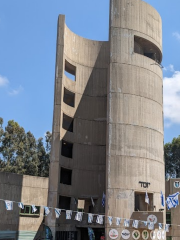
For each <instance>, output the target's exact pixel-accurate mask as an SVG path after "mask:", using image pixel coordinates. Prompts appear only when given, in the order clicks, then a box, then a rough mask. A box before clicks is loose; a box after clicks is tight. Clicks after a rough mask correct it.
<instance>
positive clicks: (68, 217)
mask: <svg viewBox="0 0 180 240" xmlns="http://www.w3.org/2000/svg"><path fill="white" fill-rule="evenodd" d="M71 217H72V210H66V219H71Z"/></svg>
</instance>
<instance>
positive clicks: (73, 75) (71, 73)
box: [64, 60, 76, 81]
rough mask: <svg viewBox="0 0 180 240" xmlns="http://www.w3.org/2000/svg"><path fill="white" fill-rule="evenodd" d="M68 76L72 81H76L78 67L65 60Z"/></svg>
mask: <svg viewBox="0 0 180 240" xmlns="http://www.w3.org/2000/svg"><path fill="white" fill-rule="evenodd" d="M64 73H65V75H66V77H68V78H70V79H71V80H72V81H76V67H75V66H73V65H72V64H71V63H69V62H68V61H67V60H65V71H64Z"/></svg>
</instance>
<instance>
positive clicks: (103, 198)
mask: <svg viewBox="0 0 180 240" xmlns="http://www.w3.org/2000/svg"><path fill="white" fill-rule="evenodd" d="M105 201H106V195H105V194H104V193H103V197H102V206H103V207H105Z"/></svg>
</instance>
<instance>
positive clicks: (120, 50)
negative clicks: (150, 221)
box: [106, 0, 165, 239]
mask: <svg viewBox="0 0 180 240" xmlns="http://www.w3.org/2000/svg"><path fill="white" fill-rule="evenodd" d="M109 40H110V65H109V81H108V88H107V89H108V90H107V91H108V92H107V104H108V113H107V152H106V194H107V205H106V214H107V215H109V216H117V217H118V216H120V217H122V218H127V219H129V218H131V219H134V218H135V219H141V220H143V219H144V220H145V221H147V216H148V215H149V214H150V213H149V214H148V213H147V215H146V214H145V211H155V212H159V209H161V208H162V207H161V202H160V191H162V192H163V193H165V180H164V159H163V96H162V69H161V66H160V65H159V63H160V62H161V60H162V23H161V18H160V16H159V14H158V13H157V11H156V10H155V9H154V8H152V7H151V6H150V5H148V4H147V3H145V2H143V1H139V0H111V5H110V30H109ZM140 182H143V183H140ZM146 190H147V193H148V196H149V200H150V204H149V205H148V204H146V203H145V192H146ZM138 210H139V211H140V212H138V214H137V212H136V211H138ZM141 211H142V212H141ZM155 212H154V213H152V214H155ZM161 217H162V216H161ZM161 217H160V215H159V218H161ZM158 221H161V220H160V219H158ZM120 226H121V227H120V229H119V234H120V232H121V231H122V229H123V225H120ZM106 227H107V234H108V232H109V228H112V227H114V228H117V226H109V225H108V224H107V225H106ZM130 232H131V231H130ZM118 239H119V238H118Z"/></svg>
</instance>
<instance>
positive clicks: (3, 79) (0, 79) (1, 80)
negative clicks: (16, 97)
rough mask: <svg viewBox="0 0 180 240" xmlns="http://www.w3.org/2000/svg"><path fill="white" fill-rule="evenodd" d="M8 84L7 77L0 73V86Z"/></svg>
mask: <svg viewBox="0 0 180 240" xmlns="http://www.w3.org/2000/svg"><path fill="white" fill-rule="evenodd" d="M8 84H9V81H8V79H7V78H6V77H3V76H1V75H0V87H5V86H7V85H8Z"/></svg>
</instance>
